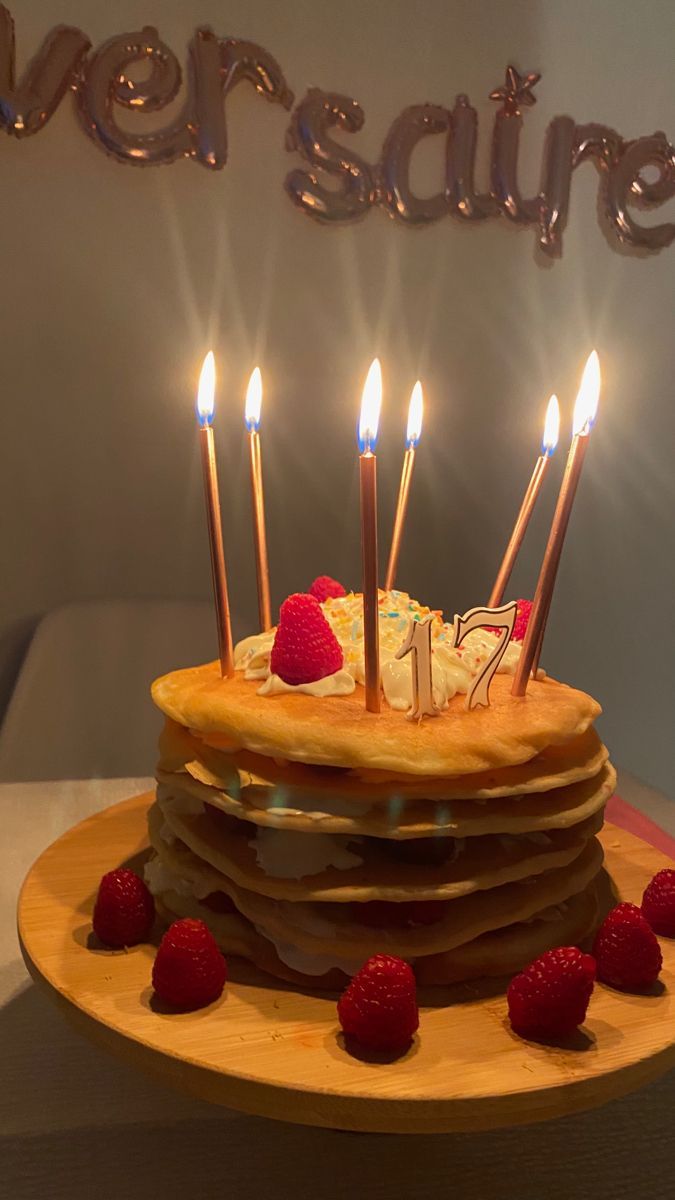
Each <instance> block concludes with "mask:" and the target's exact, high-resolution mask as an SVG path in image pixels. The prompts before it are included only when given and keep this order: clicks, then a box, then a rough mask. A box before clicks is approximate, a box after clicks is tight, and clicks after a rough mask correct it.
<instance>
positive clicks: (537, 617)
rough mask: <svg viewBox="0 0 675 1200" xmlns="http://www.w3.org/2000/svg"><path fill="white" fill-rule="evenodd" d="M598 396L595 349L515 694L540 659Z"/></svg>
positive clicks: (585, 377) (577, 409)
mask: <svg viewBox="0 0 675 1200" xmlns="http://www.w3.org/2000/svg"><path fill="white" fill-rule="evenodd" d="M599 396H600V363H599V360H598V356H597V354H596V352H595V350H593V352H592V353H591V354H590V355H589V358H588V361H587V363H586V366H585V368H584V373H583V377H582V380H581V386H580V388H579V392H578V395H577V400H576V404H575V406H574V420H573V431H572V432H573V436H572V444H571V446H570V451H569V455H568V458H567V466H566V467H565V474H564V476H563V481H562V484H561V487H560V493H559V495H558V503H557V505H556V509H555V513H554V514H553V521H552V523H551V531H550V533H549V536H548V542H547V544H546V550H545V551H544V558H543V562H542V564H541V571H540V572H539V580H538V582H537V590H536V592H535V596H534V602H533V604H532V612H531V613H530V620H529V623H528V626H527V633H526V634H525V640H524V642H523V648H522V651H521V654H520V659H519V661H518V666H517V667H516V673H515V678H514V681H513V687H512V689H511V692H512V695H514V696H524V695H525V692H526V691H527V684H528V681H529V678H530V672H531V671H532V670H533V669H534V671H535V672H536V669H537V666H538V663H539V655H540V653H541V647H542V645H543V641H544V634H545V630H546V622H547V620H548V614H549V612H550V609H551V600H552V598H553V590H554V588H555V581H556V576H557V574H558V567H559V565H560V557H561V554H562V548H563V544H564V541H565V534H566V532H567V526H568V524H569V519H570V513H571V512H572V505H573V504H574V497H575V495H576V491H577V487H578V484H579V479H580V477H581V471H582V468H583V465H584V459H585V457H586V451H587V449H588V440H589V436H590V432H591V429H592V428H593V423H594V421H595V415H596V413H597V409H598V399H599Z"/></svg>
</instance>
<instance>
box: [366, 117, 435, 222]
mask: <svg viewBox="0 0 675 1200" xmlns="http://www.w3.org/2000/svg"><path fill="white" fill-rule="evenodd" d="M450 125H451V116H450V113H449V112H448V109H447V108H439V106H438V105H436V104H414V105H412V106H411V107H410V108H406V109H404V110H403V112H402V113H401V115H400V116H399V117H397V118H396V120H395V121H394V124H393V125H392V127H391V129H390V130H389V133H388V134H387V137H386V140H385V143H384V146H383V149H382V159H381V162H380V167H379V188H378V194H379V201H380V204H382V205H383V207H384V208H386V210H387V211H388V212H389V214H390V216H392V217H398V218H399V220H401V221H403V222H404V224H406V225H428V224H429V222H430V221H438V219H439V218H440V217H445V216H447V213H448V200H447V196H446V194H445V190H443V191H440V192H438V193H437V194H436V195H435V196H430V197H428V198H427V199H420V197H419V196H415V195H414V194H413V192H412V190H411V187H410V159H411V157H412V153H413V151H414V149H415V147H416V146H417V144H418V142H420V141H421V140H422V138H424V137H429V136H430V135H431V134H435V133H444V134H446V135H447V133H448V131H449V129H450Z"/></svg>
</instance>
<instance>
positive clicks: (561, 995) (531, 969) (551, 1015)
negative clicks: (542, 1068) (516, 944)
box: [506, 946, 595, 1039]
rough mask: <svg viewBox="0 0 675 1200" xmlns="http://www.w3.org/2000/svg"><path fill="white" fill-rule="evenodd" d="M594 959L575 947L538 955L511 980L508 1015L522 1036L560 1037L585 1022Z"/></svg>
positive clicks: (560, 948) (593, 970)
mask: <svg viewBox="0 0 675 1200" xmlns="http://www.w3.org/2000/svg"><path fill="white" fill-rule="evenodd" d="M594 980H595V962H594V960H593V959H592V958H591V955H590V954H582V953H581V950H577V948H576V946H559V947H558V948H557V949H555V950H547V951H546V953H545V954H542V955H541V957H540V958H535V960H534V962H531V963H530V964H529V966H527V967H525V970H524V971H521V973H520V975H516V976H515V977H514V978H513V979H512V980H511V982H510V984H509V987H508V991H507V993H506V995H507V1000H508V1004H509V1017H510V1019H511V1026H512V1028H513V1030H514V1032H515V1033H518V1034H520V1036H521V1037H531V1038H543V1039H550V1038H561V1037H565V1036H567V1034H570V1033H573V1032H574V1030H575V1029H576V1028H577V1027H578V1026H579V1025H582V1024H583V1022H584V1020H585V1018H586V1009H587V1008H588V1002H589V1000H590V998H591V992H592V991H593V983H594Z"/></svg>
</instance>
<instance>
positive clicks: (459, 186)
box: [445, 95, 499, 221]
mask: <svg viewBox="0 0 675 1200" xmlns="http://www.w3.org/2000/svg"><path fill="white" fill-rule="evenodd" d="M450 130H451V132H450V136H449V138H448V147H447V162H446V178H445V191H446V196H447V199H448V207H449V211H450V213H451V214H452V216H453V217H461V219H462V220H464V221H484V220H485V219H486V217H494V216H496V215H497V213H498V212H499V209H498V208H497V204H496V201H495V198H494V196H492V195H490V193H489V192H487V193H485V194H484V195H479V194H478V193H477V192H476V188H475V184H474V164H475V161H476V141H477V139H478V113H477V112H476V110H475V108H473V107H472V106H471V104H470V103H469V98H468V96H464V95H460V96H458V97H457V99H456V100H455V107H454V108H453V110H452V113H451V125H450Z"/></svg>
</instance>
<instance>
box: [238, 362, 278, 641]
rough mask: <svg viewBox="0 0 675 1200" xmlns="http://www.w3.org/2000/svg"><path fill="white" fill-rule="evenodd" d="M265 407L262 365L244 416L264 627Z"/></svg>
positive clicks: (268, 622) (267, 611)
mask: <svg viewBox="0 0 675 1200" xmlns="http://www.w3.org/2000/svg"><path fill="white" fill-rule="evenodd" d="M261 408H262V376H261V374H260V368H259V367H255V368H254V370H253V371H252V372H251V378H250V379H249V381H248V388H247V389H246V406H245V410H244V419H245V421H246V428H247V429H248V437H249V452H250V457H251V503H252V505H253V540H254V546H255V569H256V576H257V580H258V619H259V622H260V628H261V629H271V628H272V616H271V607H270V572H269V565H268V562H267V533H266V530H265V500H264V496H263V480H262V461H261V457H260V410H261Z"/></svg>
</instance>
